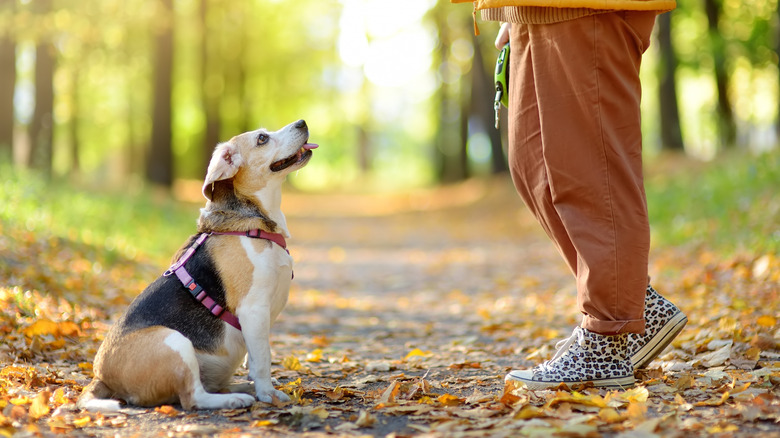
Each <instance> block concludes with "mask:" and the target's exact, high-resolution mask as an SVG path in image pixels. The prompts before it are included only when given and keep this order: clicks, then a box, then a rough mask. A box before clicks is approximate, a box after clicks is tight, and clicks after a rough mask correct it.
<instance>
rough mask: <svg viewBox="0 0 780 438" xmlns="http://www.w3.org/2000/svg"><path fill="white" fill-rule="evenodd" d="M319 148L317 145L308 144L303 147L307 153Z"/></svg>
mask: <svg viewBox="0 0 780 438" xmlns="http://www.w3.org/2000/svg"><path fill="white" fill-rule="evenodd" d="M318 147H320V145H318V144H315V143H306V144H304V145H303V148H304V149H306V150H307V151H308V150H309V149H317V148H318Z"/></svg>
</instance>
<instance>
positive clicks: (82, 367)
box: [79, 362, 92, 371]
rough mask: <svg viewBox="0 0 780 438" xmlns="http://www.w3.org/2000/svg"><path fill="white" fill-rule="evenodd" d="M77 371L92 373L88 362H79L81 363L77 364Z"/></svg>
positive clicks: (90, 364)
mask: <svg viewBox="0 0 780 438" xmlns="http://www.w3.org/2000/svg"><path fill="white" fill-rule="evenodd" d="M79 369H80V370H87V371H92V363H90V362H81V363H79Z"/></svg>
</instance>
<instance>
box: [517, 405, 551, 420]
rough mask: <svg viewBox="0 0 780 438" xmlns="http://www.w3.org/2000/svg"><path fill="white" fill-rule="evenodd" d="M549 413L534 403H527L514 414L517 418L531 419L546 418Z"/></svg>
mask: <svg viewBox="0 0 780 438" xmlns="http://www.w3.org/2000/svg"><path fill="white" fill-rule="evenodd" d="M547 416H548V415H547V413H546V412H545V410H544V409H542V408H537V407H536V406H533V405H525V406H523V407H522V409H520V410H519V411H517V413H516V414H515V416H514V419H515V420H529V419H531V418H544V417H547Z"/></svg>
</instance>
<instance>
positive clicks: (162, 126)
mask: <svg viewBox="0 0 780 438" xmlns="http://www.w3.org/2000/svg"><path fill="white" fill-rule="evenodd" d="M159 5H160V9H161V12H162V14H160V15H159V16H158V17H157V21H156V23H155V24H156V26H155V29H154V32H155V36H154V48H153V49H152V50H153V53H154V58H153V60H152V65H153V72H152V75H153V77H152V82H153V96H152V137H151V144H150V150H149V153H148V154H147V161H146V178H147V180H148V181H149V182H151V183H154V184H159V185H161V186H164V187H170V186H171V185H172V184H173V147H172V126H171V121H172V108H171V97H172V91H173V90H172V75H173V28H174V13H173V0H159Z"/></svg>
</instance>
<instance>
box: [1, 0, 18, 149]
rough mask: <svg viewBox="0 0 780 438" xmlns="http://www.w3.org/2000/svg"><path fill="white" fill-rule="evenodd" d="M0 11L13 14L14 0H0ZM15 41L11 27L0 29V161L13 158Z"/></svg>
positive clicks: (14, 9) (14, 10) (14, 8)
mask: <svg viewBox="0 0 780 438" xmlns="http://www.w3.org/2000/svg"><path fill="white" fill-rule="evenodd" d="M0 11H2V12H3V13H5V14H9V15H11V16H13V15H14V14H15V12H16V0H0ZM15 88H16V41H15V39H14V35H13V29H0V162H3V161H7V162H11V161H12V160H13V152H14V151H13V145H14V89H15Z"/></svg>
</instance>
